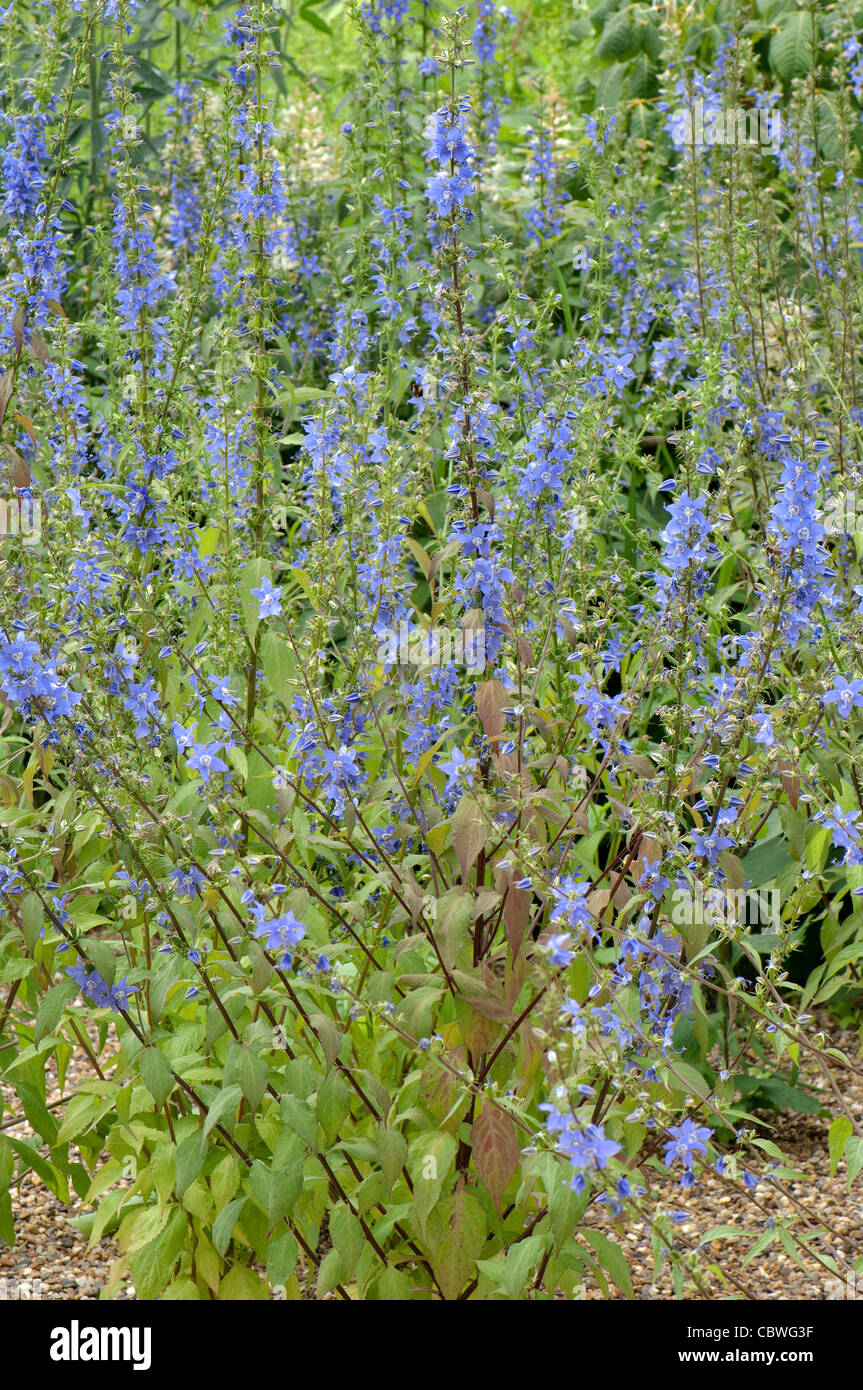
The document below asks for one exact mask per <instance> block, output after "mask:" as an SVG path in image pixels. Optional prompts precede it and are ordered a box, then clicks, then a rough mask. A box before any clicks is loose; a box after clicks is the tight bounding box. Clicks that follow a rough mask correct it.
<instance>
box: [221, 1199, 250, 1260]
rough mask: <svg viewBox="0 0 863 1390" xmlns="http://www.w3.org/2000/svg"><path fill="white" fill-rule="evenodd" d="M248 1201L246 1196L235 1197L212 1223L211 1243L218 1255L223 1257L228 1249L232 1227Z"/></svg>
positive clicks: (232, 1231)
mask: <svg viewBox="0 0 863 1390" xmlns="http://www.w3.org/2000/svg"><path fill="white" fill-rule="evenodd" d="M247 1201H248V1197H247V1196H245V1195H244V1196H242V1197H235V1198H234V1199H233V1201H232V1202H229V1203H228V1205H227V1206H226V1207H223V1208H222V1210H221V1211H220V1212H219V1214H218V1216H217V1217H216V1219H215V1221H214V1222H213V1231H212V1241H213V1245H214V1246H215V1248H216V1250H217V1251H218V1252H219V1254H220V1255H224V1253H225V1251H226V1250H227V1248H228V1244H229V1242H230V1239H231V1236H232V1235H233V1234H234V1227H235V1226H236V1224H237V1222H238V1221H239V1219H240V1212H241V1211H242V1210H243V1207H244V1206H245V1205H246V1202H247Z"/></svg>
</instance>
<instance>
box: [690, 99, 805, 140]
mask: <svg viewBox="0 0 863 1390" xmlns="http://www.w3.org/2000/svg"><path fill="white" fill-rule="evenodd" d="M671 138H672V139H673V141H674V143H675V145H683V146H685V147H688V148H690V149H693V148H694V149H697V150H700V149H704V148H705V146H707V145H729V146H738V145H759V144H760V145H772V146H773V150H774V152H776V153H778V150H779V146H780V144H781V142H782V114H781V112H779V111H777V110H776V109H775V107H771V108H770V109H768V110H765V109H764V108H762V107H757V106H755V107H751V108H748V109H747V108H745V107H742V106H731V107H728V108H727V109H726V108H725V107H722V106H709V107H708V109H707V110H706V111H705V109H704V98H703V97H699V98H698V99H697V100H696V101H695V102H693V104H692V109H691V110H690V109H688V108H686V107H680V108H679V109H678V110H677V111H675V112H673V113H672V117H671Z"/></svg>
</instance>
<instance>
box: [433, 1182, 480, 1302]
mask: <svg viewBox="0 0 863 1390" xmlns="http://www.w3.org/2000/svg"><path fill="white" fill-rule="evenodd" d="M440 1217H441V1223H442V1226H443V1234H442V1236H441V1238H440V1241H439V1242H438V1247H437V1250H436V1252H435V1258H434V1272H435V1278H436V1279H437V1281H438V1284H439V1285H440V1289H441V1293H442V1294H443V1296H444V1298H448V1299H454V1298H458V1296H459V1294H460V1293H461V1291H462V1289H463V1288H464V1287H465V1285H466V1284H467V1283H469V1281H470V1280H471V1279H472V1278H473V1277H474V1275H475V1272H476V1261H477V1260H478V1259H479V1256H480V1254H481V1253H482V1247H483V1245H484V1244H485V1237H486V1230H487V1227H486V1220H485V1212H484V1211H483V1209H482V1203H481V1202H480V1200H479V1198H478V1197H475V1196H474V1194H473V1193H472V1192H469V1191H468V1190H467V1189H466V1188H465V1187H464V1186H463V1185H461V1186H459V1188H458V1189H457V1190H456V1191H455V1192H454V1193H453V1195H452V1196H451V1197H449V1198H447V1200H446V1201H445V1202H442V1203H441V1205H440Z"/></svg>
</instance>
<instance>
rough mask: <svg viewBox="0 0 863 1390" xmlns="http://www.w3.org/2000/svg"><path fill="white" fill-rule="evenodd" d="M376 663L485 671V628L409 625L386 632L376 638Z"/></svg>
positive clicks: (388, 629) (385, 630)
mask: <svg viewBox="0 0 863 1390" xmlns="http://www.w3.org/2000/svg"><path fill="white" fill-rule="evenodd" d="M378 661H382V662H394V663H395V664H396V665H397V666H419V667H426V666H451V665H453V664H455V665H457V666H466V667H467V669H468V670H469V671H483V670H485V628H483V627H477V628H458V629H457V630H456V631H455V632H451V631H450V629H449V628H446V627H432V628H428V629H426V628H417V627H412V626H411V624H410V623H406V622H403V623H399V625H398V627H397V628H396V627H391V628H385V629H384V631H383V632H382V633H380V635H379V637H378Z"/></svg>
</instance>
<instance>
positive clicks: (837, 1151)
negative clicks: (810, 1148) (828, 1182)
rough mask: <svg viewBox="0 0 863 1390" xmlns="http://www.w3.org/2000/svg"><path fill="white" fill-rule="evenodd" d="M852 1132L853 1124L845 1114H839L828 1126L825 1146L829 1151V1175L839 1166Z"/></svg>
mask: <svg viewBox="0 0 863 1390" xmlns="http://www.w3.org/2000/svg"><path fill="white" fill-rule="evenodd" d="M853 1134H854V1126H853V1125H852V1123H851V1121H850V1120H849V1119H848V1116H847V1115H839V1116H838V1117H837V1118H836V1119H835V1120H834V1121H833V1123H832V1125H831V1126H830V1129H829V1131H828V1134H827V1147H828V1149H829V1151H830V1176H831V1178H832V1177H833V1175H834V1173H835V1172H836V1169H837V1168H838V1167H839V1161H840V1159H841V1158H842V1153H843V1151H844V1148H845V1144H846V1141H847V1140H849V1139H850V1138H851V1137H852V1136H853Z"/></svg>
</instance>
